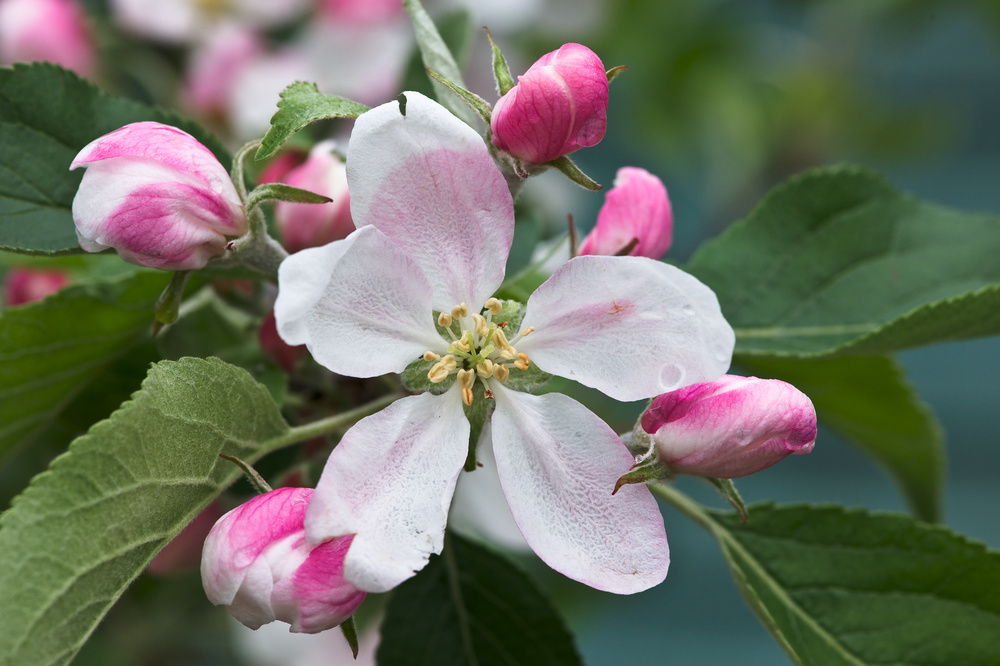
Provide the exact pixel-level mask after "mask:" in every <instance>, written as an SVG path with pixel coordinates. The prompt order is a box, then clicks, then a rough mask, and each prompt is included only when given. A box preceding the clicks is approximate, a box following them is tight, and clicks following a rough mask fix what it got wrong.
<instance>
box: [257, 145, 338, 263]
mask: <svg viewBox="0 0 1000 666" xmlns="http://www.w3.org/2000/svg"><path fill="white" fill-rule="evenodd" d="M333 147H334V143H333V142H332V141H322V142H320V143H318V144H316V145H315V146H314V147H313V149H312V151H310V153H309V157H308V158H306V161H305V162H303V163H302V164H300V165H298V166H296V167H295V168H293V169H291V170H290V171H289V172H288V173H287V174H285V175H284V176H283V177H282V179H281V182H283V183H285V184H287V185H291V186H292V187H298V188H300V189H303V190H308V191H310V192H315V193H316V194H322V195H324V196H327V197H329V198H331V199H333V201H331V202H329V203H323V204H301V203H292V202H289V201H279V202H278V203H276V204H275V206H274V222H275V225H276V226H277V228H278V236H279V237H280V238H281V243H282V245H284V246H285V249H287V250H288V251H289V252H298V251H299V250H304V249H306V248H307V247H318V246H320V245H326V244H327V243H329V242H332V241H335V240H340V239H341V238H345V237H346V236H347V235H348V234H350V233H351V232H352V231H354V222H353V221H352V220H351V205H350V196H349V195H348V192H347V168H346V167H345V166H344V162H343V160H342V159H341V158H340V157H339V156H337V154H336V153H334V152H333Z"/></svg>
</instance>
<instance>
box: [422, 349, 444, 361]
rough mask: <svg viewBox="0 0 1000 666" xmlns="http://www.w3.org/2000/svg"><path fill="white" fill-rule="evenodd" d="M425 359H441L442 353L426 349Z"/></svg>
mask: <svg viewBox="0 0 1000 666" xmlns="http://www.w3.org/2000/svg"><path fill="white" fill-rule="evenodd" d="M424 360H425V361H440V360H441V355H440V354H435V353H434V352H432V351H425V352H424Z"/></svg>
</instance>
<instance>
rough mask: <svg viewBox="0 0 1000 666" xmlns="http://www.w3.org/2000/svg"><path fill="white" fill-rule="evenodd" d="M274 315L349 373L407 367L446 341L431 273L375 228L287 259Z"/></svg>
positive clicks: (282, 328) (281, 327) (328, 362)
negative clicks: (434, 306) (437, 323)
mask: <svg viewBox="0 0 1000 666" xmlns="http://www.w3.org/2000/svg"><path fill="white" fill-rule="evenodd" d="M274 316H275V319H277V322H278V333H279V334H280V335H281V337H282V339H284V341H285V342H287V343H288V344H290V345H302V344H304V345H306V346H307V347H308V348H309V352H310V353H311V354H312V355H313V358H315V359H316V361H318V362H319V363H321V364H322V365H324V366H325V367H327V368H329V369H330V370H333V371H334V372H336V373H338V374H341V375H347V376H350V377H375V376H378V375H382V374H385V373H387V372H402V371H403V369H404V368H406V366H407V365H409V364H410V363H412V362H413V361H415V360H417V358H418V357H419V356H420V355H422V354H423V353H424V352H425V351H427V350H437V351H444V349H445V347H446V346H447V345H446V344H445V342H444V340H443V339H442V338H441V336H440V335H438V333H437V331H436V330H435V328H434V320H433V315H432V311H431V304H430V285H429V283H428V282H427V278H425V277H424V275H423V273H422V272H421V271H420V267H419V266H417V264H416V263H414V262H413V260H411V259H410V258H409V257H408V256H407V255H406V254H405V253H404V252H403V251H402V250H401V249H399V247H397V246H396V245H395V243H393V242H392V241H391V240H389V239H388V238H387V237H386V236H385V234H383V233H382V232H380V231H379V230H378V229H376V228H375V227H367V228H364V229H358V230H357V231H355V232H354V233H353V234H351V235H350V236H348V237H347V238H345V239H344V240H342V241H335V242H333V243H330V244H328V245H324V246H323V247H317V248H310V249H308V250H303V251H301V252H296V253H295V254H293V255H290V256H289V257H288V258H287V259H285V260H284V261H283V262H281V266H279V268H278V298H277V300H276V301H275V303H274Z"/></svg>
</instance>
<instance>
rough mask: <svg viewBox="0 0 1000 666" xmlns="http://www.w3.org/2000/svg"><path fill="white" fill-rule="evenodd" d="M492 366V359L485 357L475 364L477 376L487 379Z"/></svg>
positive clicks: (491, 374)
mask: <svg viewBox="0 0 1000 666" xmlns="http://www.w3.org/2000/svg"><path fill="white" fill-rule="evenodd" d="M493 367H494V366H493V361H491V360H490V359H486V360H485V361H483V362H482V363H480V364H479V365H477V366H476V372H478V373H479V376H480V377H482V378H483V379H489V378H490V377H492V376H493Z"/></svg>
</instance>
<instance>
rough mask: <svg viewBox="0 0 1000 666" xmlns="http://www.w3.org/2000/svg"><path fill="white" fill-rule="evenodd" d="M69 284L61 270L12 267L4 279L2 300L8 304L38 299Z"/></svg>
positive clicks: (21, 303)
mask: <svg viewBox="0 0 1000 666" xmlns="http://www.w3.org/2000/svg"><path fill="white" fill-rule="evenodd" d="M67 284H69V276H68V275H66V274H65V273H63V272H62V271H40V270H35V269H32V268H12V269H10V270H9V271H7V278H6V279H5V280H4V285H3V291H4V302H5V303H6V304H7V305H8V306H9V307H13V306H15V305H24V304H25V303H33V302H34V301H40V300H42V299H43V298H45V297H46V296H48V295H49V294H54V293H55V292H57V291H59V290H60V289H62V288H63V287H65V286H66V285H67Z"/></svg>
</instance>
